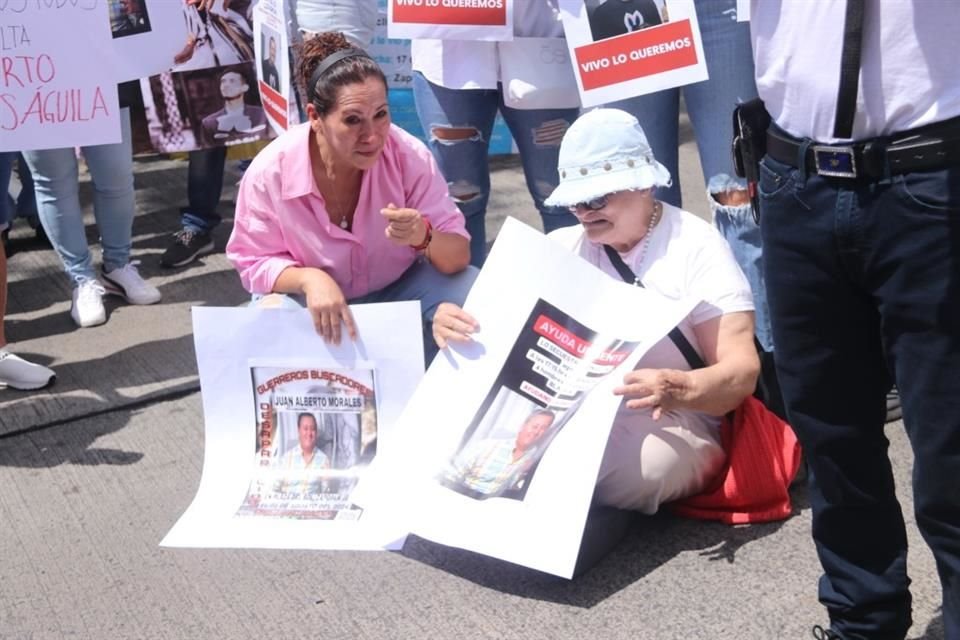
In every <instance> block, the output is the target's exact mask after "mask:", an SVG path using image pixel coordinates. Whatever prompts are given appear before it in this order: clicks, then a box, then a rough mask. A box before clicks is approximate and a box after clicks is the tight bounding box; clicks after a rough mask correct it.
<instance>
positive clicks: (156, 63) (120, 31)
mask: <svg viewBox="0 0 960 640" xmlns="http://www.w3.org/2000/svg"><path fill="white" fill-rule="evenodd" d="M107 6H108V8H109V9H110V33H111V35H112V36H113V47H114V51H115V52H116V65H117V80H118V81H126V80H136V79H138V78H145V77H147V76H152V75H154V74H157V73H161V72H163V71H168V70H169V69H170V68H171V67H172V66H173V64H174V58H175V57H176V55H177V53H179V52H180V51H181V49H182V48H183V43H184V41H185V40H186V37H187V25H186V23H185V22H184V20H183V10H182V9H181V7H180V3H178V2H171V0H107Z"/></svg>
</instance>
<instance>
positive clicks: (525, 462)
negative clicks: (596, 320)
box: [438, 300, 637, 500]
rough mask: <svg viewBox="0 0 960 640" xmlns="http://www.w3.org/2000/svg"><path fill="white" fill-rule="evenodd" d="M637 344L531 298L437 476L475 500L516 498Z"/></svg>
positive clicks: (518, 497) (522, 496)
mask: <svg viewBox="0 0 960 640" xmlns="http://www.w3.org/2000/svg"><path fill="white" fill-rule="evenodd" d="M636 346H637V343H630V342H624V341H622V340H616V339H604V337H602V336H600V335H599V334H597V332H596V331H593V330H591V329H589V328H588V327H586V326H584V325H583V324H581V323H579V322H577V321H576V320H575V319H574V318H572V317H571V316H569V315H567V314H566V313H564V312H563V311H561V310H560V309H558V308H556V307H554V306H553V305H551V304H550V303H549V302H546V301H545V300H537V302H536V304H534V306H533V310H532V311H531V312H530V316H529V317H528V318H527V321H526V322H525V323H524V325H523V328H522V329H521V330H520V334H519V336H518V337H517V339H516V341H515V342H514V344H513V348H512V349H511V350H510V353H509V354H508V355H507V359H506V361H505V362H504V364H503V367H502V368H501V369H500V373H499V374H498V375H497V378H496V380H494V383H493V385H492V386H491V387H490V390H489V392H488V393H487V396H486V398H484V400H483V402H482V403H481V405H480V408H479V409H478V410H477V413H476V414H475V416H474V418H473V420H471V421H470V424H469V425H468V426H467V429H466V431H465V432H464V435H463V440H462V441H461V443H460V446H459V447H458V448H457V451H456V452H455V453H454V454H453V455H452V456H451V458H450V460H449V462H448V464H447V465H445V467H444V469H443V471H442V472H441V473H440V475H439V476H438V480H439V482H440V483H441V484H443V485H444V486H446V487H447V488H449V489H452V490H454V491H457V492H458V493H461V494H463V495H466V496H469V497H472V498H475V499H478V500H485V499H487V498H494V497H503V498H510V499H517V500H522V499H523V498H524V496H525V495H526V491H527V488H528V487H529V486H530V482H531V481H532V479H533V476H534V473H535V472H536V468H537V464H538V463H539V461H540V459H541V458H542V457H543V455H544V453H546V451H547V448H548V447H549V446H550V443H551V442H552V441H553V439H554V438H555V437H556V436H557V434H559V433H560V431H561V430H562V429H563V427H564V425H566V424H567V422H568V421H569V420H570V418H572V417H573V415H574V413H575V412H576V410H577V408H578V407H579V405H580V402H581V401H582V400H583V398H584V396H585V394H586V393H587V392H588V391H590V390H591V389H592V388H594V387H595V386H596V385H597V383H598V382H600V380H602V379H603V378H604V376H606V375H608V374H610V373H612V372H613V370H614V369H616V367H617V365H619V364H621V363H622V362H623V361H624V360H626V359H627V357H628V356H629V355H630V353H631V352H632V351H633V349H634V348H635V347H636Z"/></svg>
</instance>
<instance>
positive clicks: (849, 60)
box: [833, 0, 864, 138]
mask: <svg viewBox="0 0 960 640" xmlns="http://www.w3.org/2000/svg"><path fill="white" fill-rule="evenodd" d="M863 5H864V0H847V14H846V17H845V20H844V24H843V53H842V55H841V58H840V89H839V90H838V91H837V115H836V119H835V120H834V121H833V136H834V137H835V138H850V137H851V136H852V135H853V118H854V116H855V115H856V112H857V83H858V81H859V78H860V51H861V49H862V46H861V45H862V43H863V8H864V6H863Z"/></svg>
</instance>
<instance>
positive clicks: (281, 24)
mask: <svg viewBox="0 0 960 640" xmlns="http://www.w3.org/2000/svg"><path fill="white" fill-rule="evenodd" d="M253 12H254V13H253V42H254V47H255V49H256V59H257V86H258V87H259V89H260V98H261V101H262V102H263V111H264V113H265V114H266V116H267V122H269V123H270V126H271V127H273V129H274V131H276V132H277V133H283V132H284V131H286V130H287V128H288V127H289V126H290V121H289V113H290V102H291V82H290V71H291V69H290V56H289V55H288V54H287V52H288V50H289V42H288V38H287V16H286V3H285V2H283V1H282V0H280V1H278V0H269V1H265V2H259V3H258V4H257V5H256V6H255V7H254V9H253Z"/></svg>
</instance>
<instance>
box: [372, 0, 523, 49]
mask: <svg viewBox="0 0 960 640" xmlns="http://www.w3.org/2000/svg"><path fill="white" fill-rule="evenodd" d="M513 4H514V0H388V9H387V31H388V32H389V34H390V37H391V38H437V39H441V40H444V39H450V40H512V39H513V11H514V6H513Z"/></svg>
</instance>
